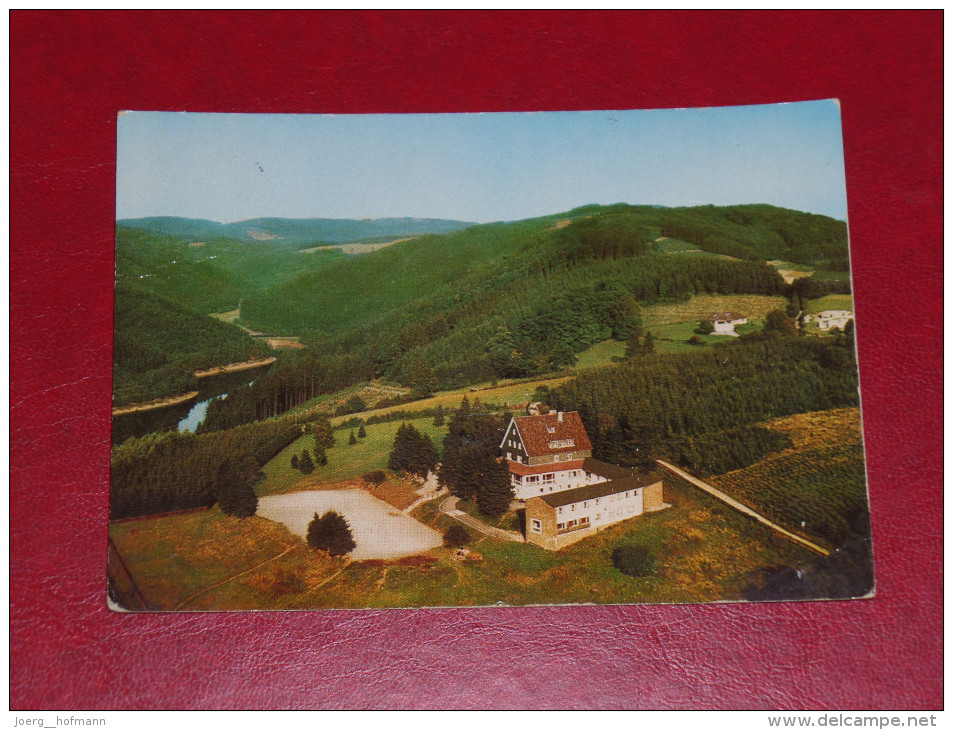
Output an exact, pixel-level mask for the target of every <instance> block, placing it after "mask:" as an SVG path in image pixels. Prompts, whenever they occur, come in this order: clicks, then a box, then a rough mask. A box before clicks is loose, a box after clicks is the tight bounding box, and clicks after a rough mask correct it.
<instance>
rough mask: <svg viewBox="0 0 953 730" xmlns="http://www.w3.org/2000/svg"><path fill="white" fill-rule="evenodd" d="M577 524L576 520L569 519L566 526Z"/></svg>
mask: <svg viewBox="0 0 953 730" xmlns="http://www.w3.org/2000/svg"><path fill="white" fill-rule="evenodd" d="M575 526H576V521H575V520H569V522H567V523H566V527H575Z"/></svg>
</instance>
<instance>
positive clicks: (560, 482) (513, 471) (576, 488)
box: [500, 411, 666, 550]
mask: <svg viewBox="0 0 953 730" xmlns="http://www.w3.org/2000/svg"><path fill="white" fill-rule="evenodd" d="M500 449H502V451H503V456H504V457H505V458H506V464H507V467H508V468H509V472H510V484H511V485H512V486H513V491H514V493H515V495H516V498H517V499H521V500H523V501H524V502H526V540H527V541H528V542H532V543H535V544H537V545H539V546H540V547H543V548H546V549H547V550H559V549H560V548H562V547H565V546H566V545H569V544H571V543H573V542H576V541H577V540H581V539H582V538H584V537H588V536H589V535H592V534H595V533H596V532H598V531H599V530H601V529H603V528H605V527H608V526H609V525H612V524H615V523H616V522H621V521H622V520H627V519H629V518H630V517H636V516H637V515H640V514H642V513H643V512H651V511H655V510H657V509H662V508H663V507H665V506H666V505H665V504H664V502H663V501H662V478H661V477H660V476H659V475H658V474H642V473H640V472H639V471H638V470H636V469H628V468H625V467H620V466H615V465H613V464H606V463H605V462H602V461H598V460H596V459H593V458H592V442H591V441H590V440H589V435H588V434H587V433H586V428H585V426H583V423H582V419H581V418H580V417H579V413H578V412H576V411H569V412H562V411H554V412H552V413H547V414H545V415H538V414H537V415H530V416H517V417H515V418H513V419H512V420H511V421H510V424H509V426H508V427H507V429H506V435H505V436H504V437H503V442H502V443H501V444H500Z"/></svg>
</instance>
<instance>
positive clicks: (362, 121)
mask: <svg viewBox="0 0 953 730" xmlns="http://www.w3.org/2000/svg"><path fill="white" fill-rule="evenodd" d="M618 202H626V203H633V204H652V205H668V206H679V205H706V204H714V205H729V204H743V203H770V204H773V205H778V206H782V207H785V208H794V209H796V210H803V211H808V212H811V213H821V214H824V215H829V216H832V217H835V218H839V219H841V220H844V219H846V215H847V199H846V191H845V184H844V156H843V144H842V138H841V126H840V109H839V107H838V105H837V103H836V102H835V101H832V100H826V101H815V102H796V103H790V104H772V105H761V106H744V107H712V108H706V109H666V110H641V111H599V112H539V113H492V114H393V115H390V114H374V115H333V116H332V115H294V114H260V115H256V114H204V113H203V114H200V113H176V112H127V113H124V114H122V115H121V116H120V118H119V122H118V160H117V200H116V216H117V218H136V217H141V216H151V215H175V216H185V217H190V218H208V219H211V220H216V221H220V222H223V223H224V222H231V221H236V220H244V219H248V218H257V217H262V216H276V217H287V218H380V217H387V216H413V217H421V218H452V219H458V220H466V221H477V222H486V221H496V220H517V219H522V218H529V217H533V216H539V215H546V214H550V213H558V212H561V211H565V210H568V209H570V208H574V207H577V206H580V205H586V204H588V203H602V204H609V203H618Z"/></svg>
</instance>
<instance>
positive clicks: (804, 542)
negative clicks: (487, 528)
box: [441, 459, 831, 557]
mask: <svg viewBox="0 0 953 730" xmlns="http://www.w3.org/2000/svg"><path fill="white" fill-rule="evenodd" d="M656 462H657V463H658V464H659V466H662V467H664V468H666V469H668V470H669V471H670V472H672V473H673V474H675V475H676V476H679V477H681V478H682V479H684V480H685V481H686V482H688V483H689V484H693V485H694V486H696V487H698V488H699V489H701V490H702V491H704V492H708V493H709V494H710V495H711V496H713V497H715V498H716V499H720V500H721V501H722V502H724V503H725V504H727V505H728V506H729V507H733V508H734V509H736V510H738V511H739V512H741V513H743V514H746V515H748V516H749V517H754V518H755V519H756V520H757V521H758V522H760V523H761V524H762V525H766V526H767V527H770V528H771V529H772V530H774V531H775V532H779V533H781V534H782V535H784V536H785V537H786V538H787V539H788V540H790V541H791V542H795V543H797V544H798V545H800V546H801V547H806V548H807V549H808V550H813V551H814V552H815V553H818V554H820V555H823V556H825V557H826V556H828V555H830V554H831V551H830V550H828V549H827V548H823V547H821V546H820V545H817V544H815V543H813V542H811V541H810V540H808V539H806V538H803V537H801V536H800V535H795V534H794V533H793V532H791V531H790V530H785V529H784V528H783V527H781V525H779V524H777V523H775V522H771V520H769V519H767V518H766V517H762V516H761V515H759V514H758V513H757V512H755V511H754V510H753V509H751V508H750V507H746V506H745V505H743V504H742V503H741V502H739V501H738V500H737V499H733V498H732V497H729V496H728V495H727V494H725V493H724V492H722V491H721V490H720V489H715V488H714V487H713V486H711V485H710V484H706V483H705V482H703V481H702V480H701V479H696V478H695V477H693V476H692V475H691V474H689V473H688V472H686V471H682V470H681V469H679V468H678V467H677V466H673V465H672V464H669V463H668V462H667V461H662V460H661V459H656ZM442 506H443V505H441V507H442Z"/></svg>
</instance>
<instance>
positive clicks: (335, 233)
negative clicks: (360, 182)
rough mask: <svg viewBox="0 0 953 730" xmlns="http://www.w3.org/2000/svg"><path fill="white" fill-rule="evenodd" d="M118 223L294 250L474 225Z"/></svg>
mask: <svg viewBox="0 0 953 730" xmlns="http://www.w3.org/2000/svg"><path fill="white" fill-rule="evenodd" d="M117 223H119V225H121V226H124V227H127V228H140V229H142V230H144V231H148V232H149V233H152V234H159V235H171V236H180V237H186V238H192V239H197V240H201V239H203V238H208V237H213V238H214V237H220V236H225V237H228V238H234V239H236V240H240V241H268V242H270V243H272V244H274V245H282V246H290V247H293V248H294V247H298V246H299V245H305V244H309V243H311V244H314V243H331V244H334V243H346V242H349V241H367V240H377V239H386V238H404V237H408V236H422V235H426V234H428V233H448V232H450V231H458V230H460V229H461V228H466V227H467V226H470V225H472V223H467V222H464V221H453V220H443V219H440V218H367V219H348V218H252V219H250V220H244V221H236V222H234V223H218V222H216V221H210V220H203V219H196V218H179V217H175V216H155V217H151V218H126V219H122V220H119V221H117Z"/></svg>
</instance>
